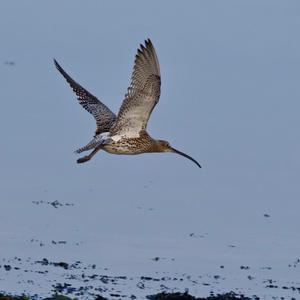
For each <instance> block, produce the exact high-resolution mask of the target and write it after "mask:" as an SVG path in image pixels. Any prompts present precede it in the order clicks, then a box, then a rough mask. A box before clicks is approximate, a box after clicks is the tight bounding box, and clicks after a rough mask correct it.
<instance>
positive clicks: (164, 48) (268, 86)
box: [0, 1, 300, 250]
mask: <svg viewBox="0 0 300 300" xmlns="http://www.w3.org/2000/svg"><path fill="white" fill-rule="evenodd" d="M299 13H300V2H299V1H151V2H149V1H1V3H0V36H1V51H0V81H1V88H0V89H1V110H0V136H1V168H0V197H1V199H3V201H8V202H9V201H12V202H13V203H18V202H20V201H31V200H40V199H44V198H47V197H48V198H49V199H53V200H55V199H59V200H64V199H66V200H68V199H72V201H73V202H78V203H81V204H82V203H83V202H84V201H86V203H87V205H90V206H91V207H94V206H95V203H98V204H99V207H98V208H95V211H97V212H99V211H101V210H102V209H103V210H105V203H106V201H109V200H110V201H113V202H114V203H115V209H116V210H114V209H112V212H113V213H114V215H115V216H121V215H122V213H123V212H122V208H123V207H127V205H128V207H129V208H130V207H131V206H135V204H136V203H140V202H141V203H143V204H144V205H148V206H153V207H155V208H156V209H157V210H158V211H160V213H159V214H161V215H160V216H161V220H166V222H165V223H164V226H166V227H165V228H166V230H167V231H168V232H172V230H173V228H174V227H173V226H175V228H177V229H178V230H179V231H180V226H179V224H177V223H176V222H178V218H182V220H183V221H184V222H189V224H190V228H202V226H204V227H205V226H207V227H209V228H210V229H211V230H212V231H213V232H215V234H216V238H217V237H218V236H219V235H220V236H221V235H223V234H225V235H226V234H228V235H231V236H233V237H234V236H235V230H237V231H238V229H239V228H244V229H245V232H247V233H249V235H247V234H246V236H245V237H244V239H245V240H247V239H248V238H249V240H248V241H249V243H250V242H251V241H254V240H255V239H256V238H257V239H258V240H259V239H260V237H261V239H263V237H264V236H265V234H266V235H267V234H268V233H269V232H264V231H263V232H262V231H261V229H260V228H259V226H258V227H257V228H255V229H253V228H252V227H251V225H250V221H251V222H252V221H254V222H258V223H259V222H260V221H259V218H260V217H261V215H262V213H264V212H269V213H271V214H273V215H276V218H278V220H280V219H281V220H284V226H282V224H281V223H280V222H278V223H276V225H274V227H272V228H270V232H274V231H276V232H277V233H278V234H279V236H281V235H282V236H286V235H287V234H288V232H290V231H291V230H295V228H299V226H300V224H299V218H298V212H299V208H300V204H299V175H300V174H299V173H300V171H299V168H300V159H299V153H300V137H299V128H300V121H299V110H300V104H299V103H300V84H299V83H300V71H299V70H300V39H299V29H300V18H299ZM148 37H149V38H151V39H152V41H153V44H154V46H155V48H156V51H157V54H158V58H159V62H160V67H161V73H162V95H161V98H160V102H159V104H158V105H157V106H156V108H155V110H154V112H153V114H152V116H151V119H150V122H149V125H148V129H149V132H150V134H151V135H152V136H153V137H155V138H161V139H166V140H168V141H170V143H171V145H173V146H174V147H175V148H178V149H179V150H182V151H185V152H186V153H188V154H189V155H191V156H193V157H194V158H195V159H197V160H198V161H199V162H200V163H201V165H202V167H203V168H202V169H198V168H197V167H196V166H195V165H194V164H192V163H191V162H190V161H188V160H186V159H184V158H183V157H180V156H176V155H172V154H151V155H148V154H147V155H140V156H116V155H109V154H107V153H105V152H99V153H98V154H97V156H96V157H95V158H94V159H93V160H92V161H91V162H89V163H87V164H84V165H77V164H76V159H77V156H76V155H75V154H74V153H73V151H74V150H75V149H77V148H78V147H80V146H82V145H85V144H86V143H87V142H88V141H89V140H90V138H91V137H92V135H93V133H94V129H95V124H94V120H93V118H92V117H91V116H90V115H89V114H88V113H87V112H86V111H84V110H83V109H82V108H81V107H80V105H79V104H78V103H77V102H76V99H75V96H74V94H73V93H72V91H71V89H70V88H69V86H67V84H66V83H65V81H64V79H63V78H62V77H61V75H60V74H59V73H58V72H57V71H56V70H55V67H54V65H53V62H52V58H53V57H55V58H56V59H57V60H58V62H59V63H60V64H61V65H62V66H63V67H64V68H65V69H66V71H67V72H69V74H70V75H71V76H72V77H73V78H74V79H75V80H77V81H78V82H79V83H80V84H82V85H83V86H84V87H85V88H87V89H88V90H89V91H90V92H91V93H93V94H94V95H96V96H97V97H99V98H100V99H101V100H102V101H103V102H105V104H107V105H108V106H109V107H110V108H111V109H112V110H114V111H115V112H117V110H118V108H119V106H120V104H121V102H122V100H123V97H124V94H125V92H126V89H127V87H128V85H129V80H130V75H131V71H132V66H133V60H134V55H135V53H136V49H137V47H138V46H139V43H141V42H143V41H144V40H145V39H146V38H148ZM5 61H14V62H15V65H14V66H9V65H5ZM45 190H47V195H46V193H45ZM8 202H7V203H8ZM5 203H6V202H5ZM16 207H17V204H16ZM118 207H121V208H120V209H118ZM27 209H28V214H30V207H27ZM92 212H93V210H91V211H90V213H92ZM246 212H247V214H246V215H245V213H246ZM123 217H124V218H125V220H128V224H127V225H125V227H124V228H123V229H122V230H124V232H130V230H135V229H134V228H136V226H137V224H139V222H143V220H140V219H135V217H132V216H131V215H130V211H128V212H127V213H126V214H125V216H122V217H121V218H123ZM131 217H132V218H131ZM198 217H199V218H198ZM157 218H158V219H159V218H160V217H159V216H158V217H157ZM201 218H204V220H206V221H203V222H204V223H205V222H206V223H205V225H204V223H202V221H201ZM150 221H151V220H150V219H149V222H150ZM145 222H147V221H145ZM225 223H226V224H227V227H226V226H225V227H224V224H225ZM147 224H148V223H147ZM149 224H150V223H149ZM149 224H148V225H149ZM174 224H177V225H174ZM144 225H145V224H144ZM148 225H145V227H144V229H145V230H146V231H147V230H150V231H151V229H150V227H147V226H148ZM149 226H150V225H149ZM141 228H143V225H141ZM154 230H156V229H154ZM157 230H159V229H158V228H157ZM255 236H256V238H254V237H255ZM296 248H297V249H298V250H299V249H300V245H296Z"/></svg>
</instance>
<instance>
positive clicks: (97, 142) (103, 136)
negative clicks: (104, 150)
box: [74, 132, 109, 154]
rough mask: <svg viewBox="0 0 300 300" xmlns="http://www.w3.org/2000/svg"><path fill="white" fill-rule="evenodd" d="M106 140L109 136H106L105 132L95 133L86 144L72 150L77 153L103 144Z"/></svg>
mask: <svg viewBox="0 0 300 300" xmlns="http://www.w3.org/2000/svg"><path fill="white" fill-rule="evenodd" d="M108 140H109V138H108V134H107V133H106V132H105V133H102V134H99V135H96V136H95V137H94V138H93V139H92V140H91V141H90V142H89V143H88V144H87V145H85V146H83V147H81V148H79V149H77V150H76V151H74V152H75V153H77V154H79V153H81V152H83V151H88V150H92V149H94V148H96V147H99V146H101V145H102V144H105V143H106V142H108Z"/></svg>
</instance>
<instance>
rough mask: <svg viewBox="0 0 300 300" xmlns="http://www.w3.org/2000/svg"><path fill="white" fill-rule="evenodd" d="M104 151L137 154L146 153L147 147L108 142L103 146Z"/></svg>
mask: <svg viewBox="0 0 300 300" xmlns="http://www.w3.org/2000/svg"><path fill="white" fill-rule="evenodd" d="M102 149H103V150H104V151H106V152H108V153H111V154H125V155H136V154H141V153H145V152H146V151H145V149H141V148H138V147H136V146H133V145H117V144H106V145H103V148H102Z"/></svg>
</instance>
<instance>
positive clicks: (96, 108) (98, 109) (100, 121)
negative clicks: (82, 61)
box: [54, 59, 116, 135]
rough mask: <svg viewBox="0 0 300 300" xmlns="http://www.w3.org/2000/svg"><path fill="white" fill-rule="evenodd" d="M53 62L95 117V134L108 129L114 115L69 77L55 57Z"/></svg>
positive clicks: (83, 104)
mask: <svg viewBox="0 0 300 300" xmlns="http://www.w3.org/2000/svg"><path fill="white" fill-rule="evenodd" d="M54 64H55V66H56V68H57V70H58V71H59V72H60V73H61V74H62V76H63V77H64V78H65V79H66V81H67V82H68V83H69V85H70V86H71V88H72V89H73V91H74V92H75V94H76V95H77V99H78V101H79V103H80V104H81V105H82V106H83V108H85V109H86V110H87V111H88V112H89V113H91V114H92V115H93V117H94V118H95V120H96V123H97V130H96V135H97V134H100V133H102V132H106V131H109V130H110V128H111V126H112V124H113V123H114V121H115V119H116V115H115V114H114V113H113V112H112V111H111V110H110V109H109V108H108V107H107V106H106V105H105V104H103V103H102V102H101V101H100V100H98V99H97V98H96V97H95V96H94V95H92V94H91V93H90V92H88V91H87V90H86V89H85V88H83V87H82V86H81V85H80V84H78V83H77V82H76V81H75V80H74V79H73V78H71V76H70V75H69V74H68V73H67V72H66V71H65V70H64V69H63V68H62V67H61V66H60V65H59V63H58V62H57V61H56V60H55V59H54Z"/></svg>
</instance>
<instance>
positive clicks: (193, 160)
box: [171, 148, 201, 168]
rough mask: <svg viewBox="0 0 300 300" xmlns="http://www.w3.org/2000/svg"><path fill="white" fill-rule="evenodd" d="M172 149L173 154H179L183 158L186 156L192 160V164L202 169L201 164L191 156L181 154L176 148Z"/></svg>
mask: <svg viewBox="0 0 300 300" xmlns="http://www.w3.org/2000/svg"><path fill="white" fill-rule="evenodd" d="M171 149H172V152H174V153H177V154H179V155H181V156H184V157H186V158H188V159H189V160H191V161H192V162H194V163H195V164H196V165H197V166H198V167H199V168H201V166H200V164H199V163H198V162H197V161H196V160H195V159H193V158H192V157H191V156H189V155H187V154H185V153H183V152H181V151H179V150H176V149H174V148H171Z"/></svg>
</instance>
